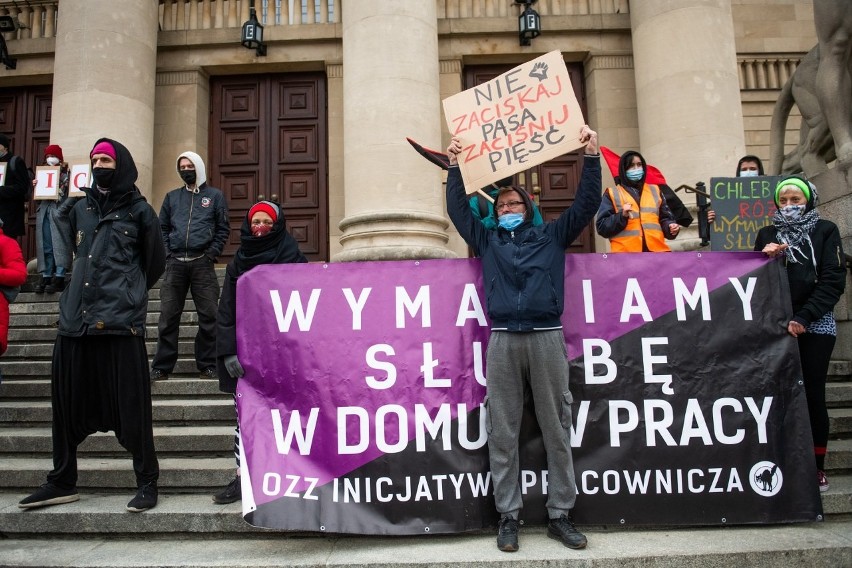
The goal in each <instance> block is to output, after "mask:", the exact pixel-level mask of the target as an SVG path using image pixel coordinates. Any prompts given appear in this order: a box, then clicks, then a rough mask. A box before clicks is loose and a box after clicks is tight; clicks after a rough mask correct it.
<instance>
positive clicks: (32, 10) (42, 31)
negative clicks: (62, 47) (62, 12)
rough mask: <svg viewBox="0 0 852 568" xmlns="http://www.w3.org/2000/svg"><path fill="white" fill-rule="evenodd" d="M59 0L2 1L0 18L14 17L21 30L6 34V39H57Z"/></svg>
mask: <svg viewBox="0 0 852 568" xmlns="http://www.w3.org/2000/svg"><path fill="white" fill-rule="evenodd" d="M58 4H59V0H27V2H11V1H8V0H0V16H12V17H13V18H16V19H17V20H18V24H19V25H20V26H21V27H20V29H19V30H18V31H17V32H15V33H11V32H10V33H7V34H4V35H3V37H5V38H6V39H26V38H41V37H56V18H57V15H58V8H57V5H58Z"/></svg>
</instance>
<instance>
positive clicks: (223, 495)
mask: <svg viewBox="0 0 852 568" xmlns="http://www.w3.org/2000/svg"><path fill="white" fill-rule="evenodd" d="M242 498H243V488H242V484H241V483H240V476H239V475H238V476H236V477H235V478H234V480H233V481H232V482H230V483H229V484H228V486H227V487H226V488H225V489H223V490H222V491H220V492H219V493H217V494H216V495H214V496H213V502H214V503H218V504H219V505H227V504H228V503H236V502H237V501H239V500H240V499H242Z"/></svg>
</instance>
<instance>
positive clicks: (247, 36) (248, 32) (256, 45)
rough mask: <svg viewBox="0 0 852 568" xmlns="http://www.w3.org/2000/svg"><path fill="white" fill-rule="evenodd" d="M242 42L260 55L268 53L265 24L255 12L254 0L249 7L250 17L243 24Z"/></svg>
mask: <svg viewBox="0 0 852 568" xmlns="http://www.w3.org/2000/svg"><path fill="white" fill-rule="evenodd" d="M240 43H241V44H243V46H245V47H247V48H249V49H254V50H255V52H256V53H257V54H258V55H266V44H265V43H263V26H262V25H260V22H258V21H257V15H256V14H255V13H254V0H252V3H251V4H250V7H249V19H248V21H247V22H246V23H244V24H243V32H242V34H241V35H240Z"/></svg>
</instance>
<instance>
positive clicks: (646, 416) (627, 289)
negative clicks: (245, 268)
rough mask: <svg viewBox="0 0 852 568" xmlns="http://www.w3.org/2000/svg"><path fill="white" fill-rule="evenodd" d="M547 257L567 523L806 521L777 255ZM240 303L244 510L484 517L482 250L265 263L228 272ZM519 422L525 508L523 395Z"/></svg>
mask: <svg viewBox="0 0 852 568" xmlns="http://www.w3.org/2000/svg"><path fill="white" fill-rule="evenodd" d="M565 264H566V283H565V284H566V285H565V289H566V297H565V313H564V315H563V324H564V328H565V338H566V344H567V348H568V353H569V359H570V363H571V392H572V394H573V398H574V403H573V413H574V415H573V425H572V427H571V429H570V437H571V443H572V446H573V448H574V466H575V473H576V481H577V492H578V497H577V505H576V508H575V510H574V518H575V520H576V521H577V522H578V523H580V524H626V525H647V524H652V525H718V524H743V523H767V522H792V521H809V520H816V519H818V518H819V516H820V515H821V513H822V509H821V502H820V498H819V493H818V490H817V486H816V482H815V479H816V470H815V466H814V460H813V449H812V448H813V445H812V442H811V434H810V428H809V425H808V417H807V407H806V404H805V393H804V388H803V386H802V384H801V371H800V370H799V358H798V351H797V346H796V343H795V340H794V339H793V338H792V337H790V336H789V335H788V334H787V332H786V324H787V322H788V321H789V318H790V315H791V314H790V313H789V312H790V308H789V292H788V291H787V282H786V276H785V275H784V272H783V268H782V267H781V265H780V264H779V263H777V262H774V261H768V260H766V259H765V258H764V257H763V255H761V254H759V253H714V252H710V253H670V254H618V255H613V254H609V255H600V254H574V255H568V256H566V261H565ZM237 305H238V313H237V329H238V337H239V339H238V351H239V356H240V361H241V362H242V363H243V366H244V367H245V369H246V375H245V377H244V378H243V379H241V380H240V382H239V385H238V389H237V395H238V409H239V417H240V432H241V437H242V449H243V460H242V468H243V471H242V473H243V476H242V479H243V514H244V517H245V519H246V520H247V521H248V522H249V523H251V524H252V525H255V526H259V527H269V528H279V529H285V530H307V531H327V532H334V533H360V534H423V533H452V532H461V531H466V530H473V529H480V528H483V527H487V526H492V525H493V524H495V523H496V520H497V518H498V515H497V512H496V510H495V509H494V501H493V496H492V486H491V477H490V473H489V464H488V449H487V443H486V433H485V428H484V423H485V416H484V413H483V401H484V397H485V380H486V377H485V351H486V347H487V342H488V336H489V327H488V321H487V317H486V315H485V312H486V310H485V301H484V295H483V287H482V277H481V269H480V265H479V261H478V260H475V259H469V260H428V261H399V262H360V263H337V264H301V265H298V264H290V265H269V266H261V267H258V268H256V269H254V270H252V271H250V272H249V273H247V274H245V275H244V276H243V277H241V278H240V280H239V282H238V286H237ZM495 380H496V379H495ZM496 419H499V417H497V416H495V417H492V420H496ZM521 437H522V440H521V447H522V450H521V470H522V471H521V478H520V480H519V482H520V483H521V487H522V489H523V493H524V510H523V513H522V516H523V518H524V519H525V520H526V521H527V522H532V523H542V522H545V516H546V512H545V508H544V502H545V500H546V494H547V468H546V461H545V455H544V449H543V445H542V443H541V436H540V432H539V431H538V426H537V424H536V422H535V417H534V414H533V413H532V410H531V409H530V408H529V407H528V408H527V411H526V414H525V417H524V424H523V427H522V433H521Z"/></svg>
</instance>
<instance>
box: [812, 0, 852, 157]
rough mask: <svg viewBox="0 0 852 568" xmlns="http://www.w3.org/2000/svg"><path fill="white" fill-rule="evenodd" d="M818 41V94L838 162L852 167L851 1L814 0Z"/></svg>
mask: <svg viewBox="0 0 852 568" xmlns="http://www.w3.org/2000/svg"><path fill="white" fill-rule="evenodd" d="M814 25H815V26H816V33H817V41H818V42H819V43H818V45H819V67H818V68H817V75H816V95H817V99H819V106H820V108H822V112H823V114H824V115H825V118H826V120H828V128H829V129H830V130H831V135H832V136H833V137H834V150H835V153H836V154H837V165H838V166H839V167H841V168H843V169H845V170H848V169H849V167H850V166H852V2H838V1H837V0H814Z"/></svg>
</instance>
